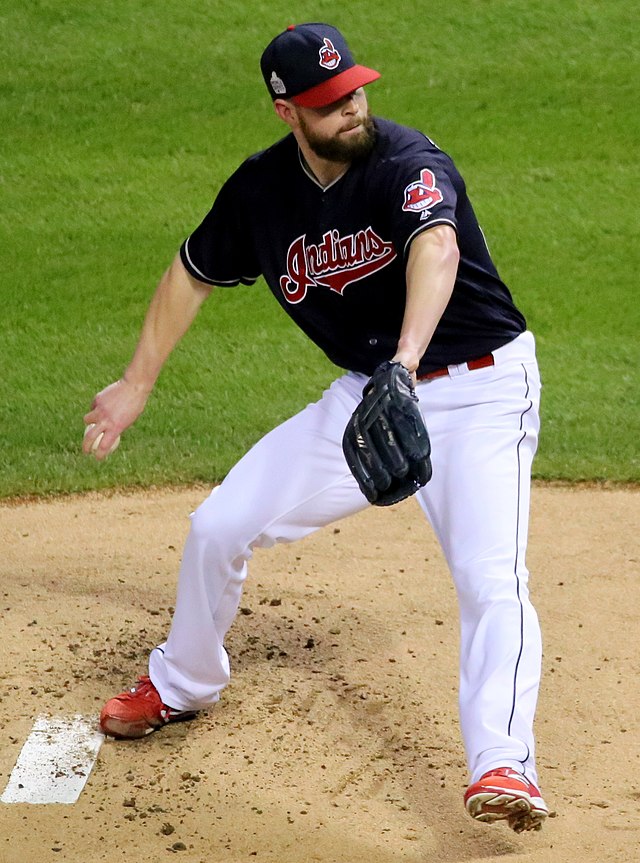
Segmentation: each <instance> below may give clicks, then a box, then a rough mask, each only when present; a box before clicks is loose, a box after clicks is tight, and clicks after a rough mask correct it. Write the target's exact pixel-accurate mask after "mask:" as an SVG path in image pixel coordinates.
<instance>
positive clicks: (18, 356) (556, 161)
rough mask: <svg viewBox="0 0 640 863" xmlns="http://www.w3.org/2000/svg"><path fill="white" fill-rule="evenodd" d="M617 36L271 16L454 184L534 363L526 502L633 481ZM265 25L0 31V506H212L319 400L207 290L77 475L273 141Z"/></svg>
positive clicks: (601, 13)
mask: <svg viewBox="0 0 640 863" xmlns="http://www.w3.org/2000/svg"><path fill="white" fill-rule="evenodd" d="M634 16H635V6H634V5H632V4H631V3H630V2H609V3H604V2H589V0H585V2H576V0H568V2H565V3H562V4H557V3H555V2H554V3H552V2H548V0H544V2H538V3H536V4H530V3H527V2H523V0H518V2H515V0H513V2H506V0H492V2H488V0H469V2H461V3H451V2H444V0H434V2H432V3H430V4H428V5H426V4H423V3H413V4H409V6H408V7H406V11H405V12H404V13H403V14H402V15H400V16H398V15H391V14H390V9H389V6H388V4H377V5H376V4H373V5H372V4H369V3H365V2H362V0H354V2H352V3H350V4H348V5H347V6H345V4H339V3H336V2H319V3H314V4H311V3H300V4H297V5H296V18H297V20H298V21H302V20H329V21H332V22H334V23H336V24H337V25H338V26H340V27H341V28H342V29H343V31H344V32H345V34H346V35H347V37H348V39H349V41H350V42H351V43H352V47H353V48H354V50H355V52H356V55H357V56H358V58H359V59H360V60H361V62H364V63H366V64H369V65H372V66H375V67H376V68H379V69H380V71H381V72H382V74H383V77H382V78H381V80H380V81H379V82H376V83H375V84H373V85H371V87H370V88H369V95H370V101H371V103H372V107H373V109H374V111H375V112H376V113H379V114H381V115H383V116H388V117H391V118H393V119H397V120H398V121H400V122H405V123H407V124H410V125H414V126H417V127H419V128H422V129H423V130H424V131H426V132H428V133H429V134H431V135H432V137H434V138H435V140H436V141H437V142H438V143H439V144H440V145H441V146H442V147H443V148H444V149H446V150H447V151H448V152H450V153H451V154H452V155H453V156H454V158H455V159H456V162H457V164H458V166H459V168H460V169H461V171H462V172H463V174H464V175H465V178H466V180H467V183H468V185H469V187H470V191H471V195H472V199H473V201H474V204H475V206H476V210H477V212H478V215H479V217H480V220H481V223H482V225H483V228H484V230H485V233H486V234H487V237H488V240H489V244H490V247H491V249H492V252H493V254H494V257H495V259H496V262H497V264H498V266H499V269H500V271H501V273H502V275H503V277H504V278H505V280H506V281H507V282H508V284H509V285H510V286H511V288H512V290H513V293H514V295H515V297H516V300H517V302H518V304H519V305H520V306H521V308H522V309H523V311H524V312H525V314H526V315H527V318H528V320H529V323H530V326H531V328H532V329H533V330H534V332H535V333H536V336H537V339H538V349H539V359H540V365H541V368H542V373H543V380H544V384H545V386H544V394H543V433H542V437H541V446H540V452H539V456H538V459H537V461H536V464H535V469H536V475H537V476H538V477H540V478H545V479H562V480H570V481H576V480H592V479H597V480H610V481H626V482H638V481H639V480H640V458H639V456H638V447H637V441H638V439H639V438H640V418H639V411H638V408H637V404H638V401H639V399H638V385H637V377H638V374H637V370H638V368H639V367H640V349H639V347H638V330H639V329H640V312H639V307H640V305H639V303H638V300H637V288H636V274H637V273H638V271H639V270H640V266H639V265H640V261H639V260H638V257H639V255H638V248H639V245H640V244H639V242H638V239H639V238H638V224H640V218H639V213H638V204H637V196H636V195H634V181H635V180H636V179H637V141H638V139H639V137H640V129H639V128H638V127H639V121H638V119H637V111H635V110H634V109H633V105H634V104H635V101H637V92H636V91H637V83H636V77H634V75H635V66H634V61H633V58H634V57H637V56H638V48H639V46H638V38H637V29H634V28H633V25H632V22H633V21H634V20H635V18H634ZM290 20H291V18H290V5H289V4H285V3H284V2H281V0H275V2H272V3H270V4H259V3H256V2H251V3H247V4H241V5H237V4H231V3H220V2H208V3H207V2H204V3H203V2H198V3H195V2H193V0H183V2H179V3H178V2H176V0H163V2H159V0H149V2H140V3H136V4H131V3H125V2H123V0H113V2H109V3H106V2H95V3H93V4H85V3H80V2H72V0H66V2H62V0H56V2H53V0H42V2H27V3H24V4H14V5H13V6H12V7H11V8H8V4H4V6H3V7H0V27H1V28H2V31H3V33H7V34H10V38H5V39H4V40H3V42H2V45H1V46H0V61H1V62H0V70H1V71H0V97H1V98H0V122H1V123H2V135H1V136H0V196H1V206H0V249H1V250H2V264H3V267H2V281H1V283H0V301H1V306H0V308H1V310H2V314H1V316H0V372H1V373H0V457H1V463H2V472H1V476H0V497H6V496H11V495H23V494H32V493H35V494H42V493H49V492H57V491H72V490H81V489H89V488H99V487H106V486H114V485H122V484H124V485H149V484H160V483H171V482H189V481H193V480H198V481H205V482H213V481H215V480H217V479H219V478H221V477H222V476H223V475H224V474H225V472H226V471H227V470H228V469H229V467H230V466H231V465H232V464H233V462H234V461H235V460H236V459H237V457H238V456H239V455H240V454H241V453H242V451H244V450H245V449H246V448H247V447H248V446H250V445H251V443H252V442H254V441H255V440H256V439H257V438H258V437H259V436H260V435H262V434H263V433H264V432H265V431H267V430H268V429H269V428H270V427H272V426H273V425H274V424H275V423H276V422H278V421H279V420H280V419H283V418H284V417H286V416H287V415H289V414H290V413H292V412H293V411H295V410H297V409H299V408H300V407H303V406H304V404H306V402H307V401H309V400H310V399H313V398H315V397H316V395H317V394H318V393H319V392H320V391H321V389H322V388H323V386H324V385H325V384H327V383H328V382H329V381H330V380H331V378H332V377H333V375H334V369H333V368H332V367H331V365H330V364H329V363H328V362H327V361H326V360H325V359H324V357H323V356H322V355H321V354H320V352H319V351H318V350H317V349H316V348H315V347H314V346H313V345H311V344H309V343H308V342H307V341H306V340H305V338H304V337H303V336H302V334H301V333H299V332H298V331H297V330H296V329H295V327H293V325H292V324H291V323H290V322H289V320H288V319H287V317H286V316H285V315H284V314H283V313H282V311H281V310H280V309H279V308H278V306H277V304H276V302H275V300H274V299H273V298H272V297H271V296H270V295H269V293H268V291H267V290H266V288H265V286H264V285H263V284H261V283H259V284H258V285H256V286H254V287H253V288H243V289H237V290H233V291H217V292H214V296H213V297H212V299H211V300H210V301H209V302H208V303H207V304H206V305H205V308H204V310H203V312H202V314H201V316H200V317H199V319H198V321H197V322H196V324H195V326H194V328H193V329H192V331H191V332H190V333H189V334H188V336H187V337H186V339H185V340H184V342H183V343H182V344H181V345H180V347H179V348H178V350H177V351H176V353H175V354H174V356H173V357H172V359H171V361H170V363H169V364H168V366H167V368H166V369H165V371H164V372H163V375H162V377H161V378H160V381H159V384H158V387H157V389H156V391H155V393H154V395H153V396H152V399H151V401H150V403H149V405H148V408H147V411H146V412H145V414H144V415H143V417H142V418H141V419H140V420H139V422H138V424H137V425H136V426H135V427H134V428H132V429H131V430H130V431H129V432H128V433H127V435H126V441H125V442H123V445H122V446H121V448H120V450H119V451H118V453H117V454H116V455H114V456H113V457H112V458H111V459H110V460H109V461H108V462H105V463H103V464H102V465H98V464H97V463H95V462H94V461H92V460H90V459H86V458H83V457H82V456H81V455H80V453H79V441H80V439H81V435H82V429H83V423H82V415H83V413H84V412H85V411H86V410H87V409H88V407H89V404H90V401H91V399H92V397H93V394H94V393H95V392H96V391H97V390H98V389H100V388H101V387H102V386H104V385H106V384H107V383H109V382H110V381H111V380H113V379H115V378H117V377H118V376H119V375H120V373H121V371H122V369H123V366H124V365H125V364H126V362H127V360H128V358H129V356H130V354H131V351H132V350H133V347H134V344H135V340H136V336H137V331H138V328H139V326H140V323H141V319H142V316H143V314H144V311H145V308H146V304H147V302H148V299H149V297H150V294H151V292H152V290H153V288H154V286H155V284H156V282H157V280H158V278H159V277H160V275H161V273H162V271H163V269H164V268H165V267H166V266H167V265H168V263H169V262H170V260H171V258H172V257H173V255H174V254H175V251H176V249H177V247H178V245H179V244H180V242H181V241H182V239H183V238H184V236H185V235H186V234H188V233H189V232H190V231H191V230H192V229H193V227H194V226H195V225H196V224H197V223H198V222H199V220H200V218H201V217H202V215H203V214H204V213H205V212H206V210H207V209H208V207H209V206H210V203H211V200H212V198H213V196H214V195H215V192H216V190H217V188H218V187H219V185H220V183H221V182H222V181H223V180H224V178H225V177H226V176H227V175H228V174H229V173H230V171H232V170H233V169H234V168H235V166H236V165H237V164H238V162H239V161H240V160H241V159H242V158H244V157H245V156H246V155H248V154H249V153H251V152H254V151H255V150H257V149H260V148H261V147H263V146H266V145H267V144H269V143H270V142H271V141H272V140H274V139H275V138H276V137H278V136H280V135H281V134H282V133H283V131H284V129H283V128H281V126H280V125H279V124H278V122H277V120H276V119H275V117H274V116H272V111H271V107H270V104H269V99H268V97H267V95H266V91H265V90H264V85H263V83H262V80H261V78H260V73H259V67H258V59H259V55H260V53H261V50H262V48H263V47H264V45H265V44H266V42H267V41H268V40H269V39H270V38H271V36H272V35H274V34H275V33H276V32H278V30H279V29H281V28H282V27H283V26H285V25H286V24H287V23H289V21H290Z"/></svg>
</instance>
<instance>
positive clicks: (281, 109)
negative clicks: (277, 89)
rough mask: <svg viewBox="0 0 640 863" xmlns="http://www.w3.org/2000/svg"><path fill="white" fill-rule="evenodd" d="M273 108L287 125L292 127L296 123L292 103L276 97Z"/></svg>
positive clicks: (296, 119)
mask: <svg viewBox="0 0 640 863" xmlns="http://www.w3.org/2000/svg"><path fill="white" fill-rule="evenodd" d="M273 110H274V111H275V112H276V114H277V115H278V117H280V119H281V120H282V121H283V122H285V123H286V124H287V126H291V128H293V127H294V126H297V125H298V115H297V112H296V109H295V106H294V105H293V103H291V102H288V101H287V100H286V99H276V100H275V101H274V103H273Z"/></svg>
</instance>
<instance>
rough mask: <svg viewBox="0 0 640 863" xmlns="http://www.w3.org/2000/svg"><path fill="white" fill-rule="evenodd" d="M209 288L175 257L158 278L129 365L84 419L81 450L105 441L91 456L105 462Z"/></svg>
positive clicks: (141, 406) (143, 405) (141, 407)
mask: <svg viewBox="0 0 640 863" xmlns="http://www.w3.org/2000/svg"><path fill="white" fill-rule="evenodd" d="M211 290H212V287H211V286H210V285H205V284H204V283H203V282H199V281H198V280H197V279H194V278H193V276H191V275H190V274H189V273H188V272H187V270H186V269H185V267H184V265H183V264H182V261H181V260H180V255H179V254H178V255H176V257H175V259H174V261H173V263H172V264H171V266H170V267H169V269H168V270H167V271H166V273H165V274H164V275H163V277H162V279H161V280H160V283H159V285H158V287H157V289H156V292H155V294H154V296H153V299H152V300H151V303H150V304H149V308H148V311H147V314H146V317H145V320H144V324H143V326H142V330H141V333H140V337H139V340H138V344H137V346H136V349H135V351H134V354H133V357H132V359H131V362H130V363H129V365H128V367H127V369H126V371H125V373H124V374H123V376H122V377H121V378H120V380H118V381H116V382H115V383H112V384H110V385H109V386H108V387H106V388H105V389H103V390H102V391H101V392H99V393H98V394H97V395H96V397H95V398H94V400H93V402H92V404H91V410H90V411H89V413H87V414H85V416H84V421H85V423H86V424H87V425H89V424H93V428H92V429H91V430H90V431H88V432H87V434H86V437H85V438H84V441H83V444H82V449H83V451H84V452H85V453H87V454H88V453H90V452H91V446H92V444H93V442H94V441H95V439H96V438H97V436H98V435H99V434H100V433H102V432H104V437H103V438H102V440H101V441H100V445H99V447H98V448H97V450H96V452H95V453H94V455H95V457H96V458H97V459H98V460H99V461H100V460H102V459H103V458H106V456H107V454H108V453H109V450H110V449H111V446H112V445H113V443H114V442H115V440H116V438H117V437H118V435H120V434H121V433H122V432H123V431H124V430H125V429H127V428H128V427H129V426H130V425H131V424H132V423H134V422H135V420H136V419H137V418H138V417H139V416H140V414H141V413H142V411H143V410H144V407H145V405H146V403H147V399H148V398H149V394H150V393H151V390H152V389H153V387H154V385H155V382H156V380H157V379H158V375H159V374H160V371H161V370H162V367H163V366H164V364H165V362H166V360H167V358H168V357H169V355H170V354H171V352H172V351H173V349H174V348H175V346H176V345H177V344H178V342H179V341H180V339H181V338H182V336H183V335H184V334H185V333H186V332H187V330H188V329H189V327H190V326H191V324H192V323H193V321H194V319H195V317H196V315H197V314H198V311H199V309H200V306H201V305H202V303H203V302H204V301H205V299H206V298H207V297H208V296H209V294H210V293H211Z"/></svg>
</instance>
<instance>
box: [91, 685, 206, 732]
mask: <svg viewBox="0 0 640 863" xmlns="http://www.w3.org/2000/svg"><path fill="white" fill-rule="evenodd" d="M195 715H196V712H195V710H174V709H173V708H172V707H168V706H167V705H166V704H163V703H162V699H161V698H160V695H159V693H158V690H157V689H156V688H155V686H154V685H153V683H152V682H151V680H150V679H149V678H148V677H140V678H139V679H138V682H137V684H136V685H135V686H134V687H133V688H132V689H129V690H128V691H127V692H122V693H121V694H120V695H116V696H115V698H111V699H110V700H109V701H107V703H106V704H105V706H104V707H103V708H102V713H101V714H100V728H101V729H102V731H103V732H104V733H105V734H109V735H110V736H111V737H116V738H118V739H134V738H137V737H146V735H147V734H151V732H152V731H155V730H156V729H158V728H162V726H163V725H166V724H167V723H168V722H182V721H184V720H185V719H193V717H194V716H195Z"/></svg>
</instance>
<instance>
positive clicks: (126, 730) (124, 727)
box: [100, 712, 196, 740]
mask: <svg viewBox="0 0 640 863" xmlns="http://www.w3.org/2000/svg"><path fill="white" fill-rule="evenodd" d="M195 717H196V714H195V712H194V713H182V714H180V716H176V717H174V718H172V719H170V720H169V721H168V722H162V723H161V724H159V725H149V724H148V723H147V722H145V724H144V725H141V724H139V725H136V724H134V723H132V722H127V721H126V720H123V719H118V717H117V716H105V717H101V719H100V729H101V730H102V732H103V733H104V734H106V735H108V736H109V737H114V738H115V739H116V740H140V739H141V738H142V737H147V736H148V735H149V734H153V732H154V731H158V729H160V728H164V727H165V725H173V724H174V723H175V722H189V721H190V720H192V719H195Z"/></svg>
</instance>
